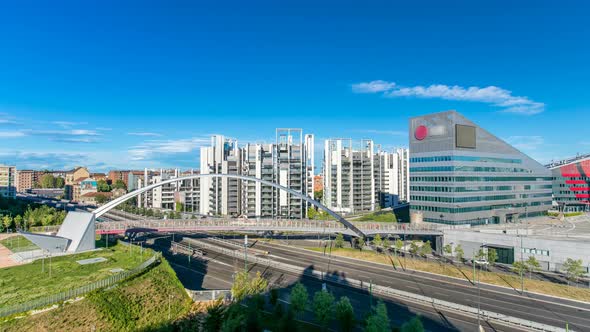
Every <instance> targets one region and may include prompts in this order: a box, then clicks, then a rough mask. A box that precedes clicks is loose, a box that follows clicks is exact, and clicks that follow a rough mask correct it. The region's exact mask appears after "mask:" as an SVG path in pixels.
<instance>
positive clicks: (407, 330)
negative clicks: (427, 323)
mask: <svg viewBox="0 0 590 332" xmlns="http://www.w3.org/2000/svg"><path fill="white" fill-rule="evenodd" d="M401 331H402V332H424V325H422V320H421V319H420V316H414V318H412V319H410V320H409V321H407V322H406V323H404V325H402V328H401Z"/></svg>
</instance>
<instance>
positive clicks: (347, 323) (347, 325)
mask: <svg viewBox="0 0 590 332" xmlns="http://www.w3.org/2000/svg"><path fill="white" fill-rule="evenodd" d="M334 311H335V314H336V319H337V320H338V322H339V324H340V330H341V331H343V332H351V331H352V330H353V329H354V326H355V324H356V322H355V319H354V308H353V307H352V304H350V300H349V299H348V297H346V296H343V297H341V298H340V301H338V302H337V303H336V307H335V309H334Z"/></svg>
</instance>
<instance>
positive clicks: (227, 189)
mask: <svg viewBox="0 0 590 332" xmlns="http://www.w3.org/2000/svg"><path fill="white" fill-rule="evenodd" d="M241 162H242V160H241V153H240V151H239V149H238V141H237V140H234V139H229V138H225V137H224V136H222V135H214V136H212V137H211V146H208V147H201V163H200V164H201V168H200V171H201V174H236V175H237V174H240V172H241ZM241 183H242V181H241V180H237V179H228V178H202V179H201V181H200V187H201V195H200V204H199V209H200V213H201V214H204V215H229V216H239V215H240V214H241V212H242V209H241V202H242V199H241V192H242V190H241Z"/></svg>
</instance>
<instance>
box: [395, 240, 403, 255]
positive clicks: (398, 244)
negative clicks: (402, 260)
mask: <svg viewBox="0 0 590 332" xmlns="http://www.w3.org/2000/svg"><path fill="white" fill-rule="evenodd" d="M403 247H404V241H402V240H400V239H397V240H395V250H396V251H397V252H400V251H401V250H402V248H403Z"/></svg>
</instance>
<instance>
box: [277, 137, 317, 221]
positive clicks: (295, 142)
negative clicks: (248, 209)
mask: <svg viewBox="0 0 590 332" xmlns="http://www.w3.org/2000/svg"><path fill="white" fill-rule="evenodd" d="M313 154H314V136H313V135H305V136H303V130H302V129H299V128H278V129H277V130H276V143H275V148H274V165H273V166H274V173H275V175H274V177H275V182H276V183H278V184H280V185H282V186H284V187H287V188H289V189H292V190H295V191H298V192H301V193H303V194H305V195H308V196H309V197H311V198H313V172H314V165H313V161H314V160H313ZM275 191H276V192H277V194H276V195H275V204H276V208H277V212H276V215H277V216H278V217H281V218H294V219H300V218H305V217H306V215H307V208H308V204H307V202H305V201H304V200H303V199H301V198H299V197H296V196H293V195H290V194H289V193H287V192H286V191H284V190H275Z"/></svg>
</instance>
